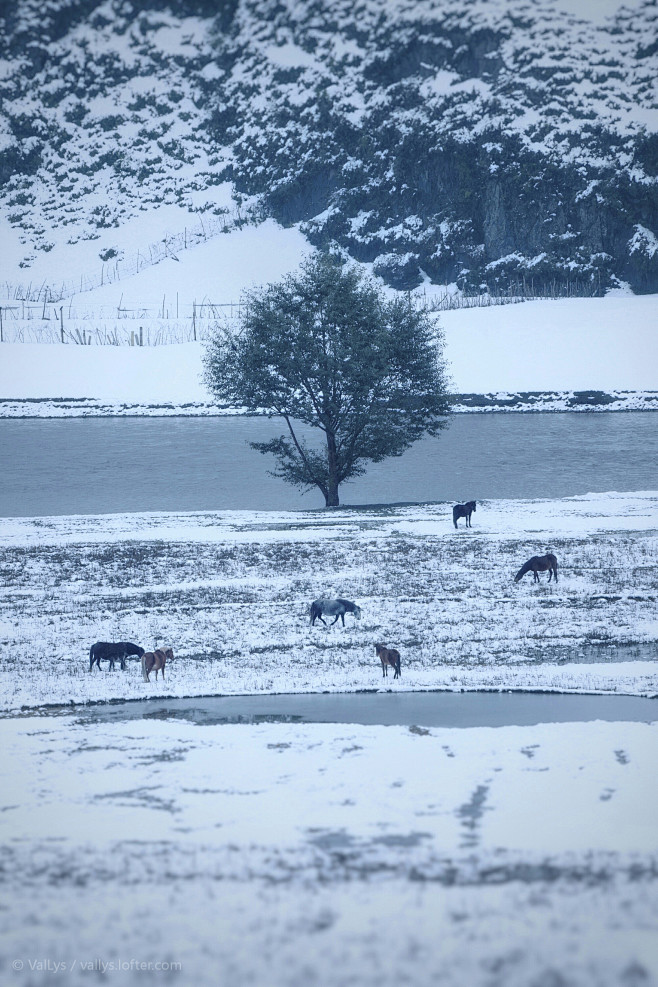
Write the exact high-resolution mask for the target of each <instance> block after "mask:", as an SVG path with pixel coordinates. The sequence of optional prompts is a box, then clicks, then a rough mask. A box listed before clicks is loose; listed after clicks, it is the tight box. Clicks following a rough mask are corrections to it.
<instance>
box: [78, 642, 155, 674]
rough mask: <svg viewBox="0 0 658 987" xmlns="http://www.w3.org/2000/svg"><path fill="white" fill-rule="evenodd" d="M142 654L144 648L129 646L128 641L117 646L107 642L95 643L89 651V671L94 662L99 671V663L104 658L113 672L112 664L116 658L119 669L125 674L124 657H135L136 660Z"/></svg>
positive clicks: (134, 645) (135, 645) (136, 645)
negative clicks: (119, 665)
mask: <svg viewBox="0 0 658 987" xmlns="http://www.w3.org/2000/svg"><path fill="white" fill-rule="evenodd" d="M143 654H144V648H140V646H139V645H138V644H131V643H130V641H119V642H118V644H111V643H110V642H108V641H97V642H96V644H92V646H91V648H90V649H89V671H91V670H92V668H93V667H94V662H95V663H96V665H97V666H98V668H99V669H100V667H101V661H102V660H103V659H104V658H107V659H108V661H109V662H110V664H109V667H110V668H111V669H112V671H114V662H115V661H116V660H117V658H118V659H119V663H120V664H121V668H122V669H123V671H124V672H125V670H126V657H127V656H128V655H137V657H138V658H141V657H142V655H143Z"/></svg>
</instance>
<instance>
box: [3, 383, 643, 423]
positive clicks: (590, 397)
mask: <svg viewBox="0 0 658 987" xmlns="http://www.w3.org/2000/svg"><path fill="white" fill-rule="evenodd" d="M564 411H579V412H585V411H589V412H592V411H658V391H611V392H607V391H593V390H590V391H563V392H555V391H522V392H518V393H517V392H514V393H510V392H508V391H499V392H496V393H490V394H454V395H453V396H452V412H453V414H458V415H459V414H478V413H479V414H484V413H487V414H492V413H512V412H522V413H525V414H533V413H538V412H564ZM244 414H246V411H245V409H244V408H231V407H227V406H223V405H219V404H216V403H213V402H211V401H185V402H182V403H174V402H167V403H166V404H140V403H139V402H130V403H125V402H124V403H121V404H118V403H117V404H112V403H106V402H102V401H96V400H94V399H93V398H27V399H25V400H18V399H12V398H0V419H2V418H222V417H235V416H236V415H244Z"/></svg>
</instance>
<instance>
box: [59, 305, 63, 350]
mask: <svg viewBox="0 0 658 987" xmlns="http://www.w3.org/2000/svg"><path fill="white" fill-rule="evenodd" d="M59 327H60V331H61V334H62V342H64V306H63V305H60V306H59Z"/></svg>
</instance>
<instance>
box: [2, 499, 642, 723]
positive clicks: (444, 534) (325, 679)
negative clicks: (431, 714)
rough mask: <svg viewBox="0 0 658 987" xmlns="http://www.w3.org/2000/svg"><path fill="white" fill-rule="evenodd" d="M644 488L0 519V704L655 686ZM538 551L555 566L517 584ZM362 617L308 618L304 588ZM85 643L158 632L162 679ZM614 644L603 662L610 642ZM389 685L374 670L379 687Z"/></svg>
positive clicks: (146, 640) (147, 639)
mask: <svg viewBox="0 0 658 987" xmlns="http://www.w3.org/2000/svg"><path fill="white" fill-rule="evenodd" d="M657 505H658V494H656V493H651V492H646V493H630V494H589V495H586V496H582V497H572V498H567V499H564V500H555V501H547V500H541V501H520V500H519V501H517V500H515V501H489V502H487V501H483V502H481V503H480V504H478V510H477V514H475V515H474V517H473V527H472V528H471V529H466V528H464V527H462V528H460V529H459V530H455V529H454V527H453V524H452V517H451V506H450V505H449V504H441V503H439V504H430V505H424V506H418V507H389V508H372V509H367V508H366V509H359V508H355V509H344V510H340V511H336V512H325V511H299V512H294V513H279V512H248V511H237V512H230V511H227V512H223V511H222V512H198V513H182V514H172V513H151V514H127V515H120V514H119V515H104V516H96V517H84V516H75V517H51V518H5V519H2V520H0V547H1V548H2V558H3V580H4V593H3V606H2V612H1V618H0V620H1V622H0V634H1V639H2V646H3V661H2V666H1V667H0V682H1V683H2V704H3V708H4V709H7V710H18V709H19V708H20V707H22V706H24V707H34V706H39V705H42V704H48V703H51V704H52V703H55V704H67V703H70V702H76V703H85V702H88V701H99V700H109V699H119V698H127V699H137V698H143V697H145V696H150V695H171V696H195V695H217V694H250V693H271V692H275V693H283V692H321V691H330V692H353V691H355V690H359V689H372V688H379V686H380V684H381V671H380V669H379V664H378V662H377V661H376V659H375V653H374V645H375V644H376V643H382V642H383V643H386V644H387V645H388V646H395V647H397V648H398V649H399V650H400V652H401V653H402V656H403V675H402V679H401V680H400V681H399V682H396V683H395V688H396V689H405V690H414V689H456V690H459V689H463V688H466V689H477V688H493V689H509V688H517V689H551V690H564V691H583V692H613V693H615V692H617V693H628V694H640V695H656V693H657V692H658V674H657V671H656V669H657V666H656V660H655V659H656V640H657V639H658V616H657V614H656V606H655V602H656V586H657V574H658V567H657V563H656V557H657V552H656V548H657V529H658V510H657ZM549 550H550V551H552V552H553V553H554V554H555V555H556V556H557V558H558V567H559V581H558V583H557V585H556V584H555V583H554V582H552V583H550V584H549V583H548V582H547V579H546V574H544V575H543V576H542V577H541V582H540V583H539V584H535V583H533V582H532V577H531V575H528V576H526V577H525V579H524V580H522V581H521V582H519V583H514V581H513V577H514V575H515V573H516V572H517V571H518V569H519V568H520V567H521V565H522V564H523V563H524V562H525V561H526V559H528V558H530V556H532V555H537V554H540V555H541V554H544V553H545V552H546V551H549ZM324 596H328V597H335V596H342V597H346V598H347V599H351V600H355V601H356V602H357V603H358V604H359V606H361V607H362V610H363V619H362V620H360V621H355V620H354V618H353V617H351V616H348V617H347V620H346V626H345V627H344V628H343V627H342V626H340V624H337V625H335V626H333V627H330V628H324V627H322V626H321V625H316V626H315V627H313V628H311V627H310V626H309V618H308V612H309V605H310V603H311V601H312V600H314V599H317V598H319V597H324ZM94 641H134V642H136V643H137V644H140V645H141V646H142V647H144V648H146V649H147V650H151V649H152V648H154V647H158V646H160V645H170V646H171V647H172V648H173V650H174V653H175V655H176V659H175V661H174V663H173V664H172V666H171V668H170V669H169V670H168V677H167V681H166V685H165V684H163V683H162V682H159V683H158V684H157V685H156V684H155V683H150V684H148V685H146V684H145V683H143V682H142V679H141V674H140V671H139V668H138V662H136V661H135V660H133V661H132V662H129V664H128V670H127V671H126V672H118V671H115V672H114V673H110V672H107V671H106V670H105V666H104V668H103V671H102V672H100V673H99V672H98V671H97V670H96V669H94V672H92V673H89V671H88V664H89V658H88V652H89V647H90V645H91V644H92V643H93V642H94ZM615 655H618V659H619V660H615ZM390 685H391V683H389V686H390Z"/></svg>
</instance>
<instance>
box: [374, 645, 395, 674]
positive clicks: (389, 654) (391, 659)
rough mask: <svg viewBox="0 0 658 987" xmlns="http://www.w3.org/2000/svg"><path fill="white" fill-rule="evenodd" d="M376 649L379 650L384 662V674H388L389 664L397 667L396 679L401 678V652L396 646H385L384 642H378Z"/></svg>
mask: <svg viewBox="0 0 658 987" xmlns="http://www.w3.org/2000/svg"><path fill="white" fill-rule="evenodd" d="M375 651H376V652H377V657H378V658H379V660H380V661H381V663H382V675H383V676H384V677H386V676H387V675H388V666H389V665H390V666H391V668H393V669H395V675H394V676H393V678H394V679H399V678H400V675H401V672H400V652H399V651H396V650H395V648H385V647H384V645H383V644H376V645H375Z"/></svg>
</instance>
